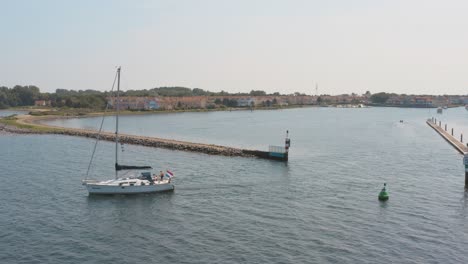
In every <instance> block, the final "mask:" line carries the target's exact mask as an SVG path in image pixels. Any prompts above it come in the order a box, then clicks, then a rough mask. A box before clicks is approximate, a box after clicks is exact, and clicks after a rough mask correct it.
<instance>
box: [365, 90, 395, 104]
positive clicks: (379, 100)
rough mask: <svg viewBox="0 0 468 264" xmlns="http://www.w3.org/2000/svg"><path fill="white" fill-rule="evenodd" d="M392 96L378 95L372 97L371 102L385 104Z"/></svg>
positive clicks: (386, 94)
mask: <svg viewBox="0 0 468 264" xmlns="http://www.w3.org/2000/svg"><path fill="white" fill-rule="evenodd" d="M390 96H391V94H388V93H376V94H373V95H371V97H370V100H371V101H372V103H374V104H385V103H386V102H387V100H388V99H389V98H390Z"/></svg>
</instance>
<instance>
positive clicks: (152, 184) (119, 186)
mask: <svg viewBox="0 0 468 264" xmlns="http://www.w3.org/2000/svg"><path fill="white" fill-rule="evenodd" d="M119 92H120V67H119V68H118V69H117V100H116V102H117V104H116V110H117V113H116V116H115V179H111V180H106V181H98V180H91V179H87V176H86V179H85V180H83V185H84V186H86V188H87V189H88V192H89V194H137V193H154V192H163V191H172V190H174V185H173V184H172V183H171V178H172V177H173V176H174V174H173V173H172V172H170V171H166V173H162V171H161V173H160V174H159V175H157V176H156V175H154V174H153V176H152V174H151V171H149V170H150V169H152V168H151V167H150V166H127V165H120V164H119V162H118V150H119V106H120V105H119V102H120V99H119ZM98 138H99V137H98ZM97 142H98V141H96V144H97ZM93 156H94V153H93ZM92 159H93V157H91V162H92ZM91 162H90V165H91ZM122 171H127V172H129V173H126V174H125V176H124V177H120V176H119V172H122ZM88 172H89V167H88Z"/></svg>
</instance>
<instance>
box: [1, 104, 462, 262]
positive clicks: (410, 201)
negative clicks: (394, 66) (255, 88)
mask: <svg viewBox="0 0 468 264" xmlns="http://www.w3.org/2000/svg"><path fill="white" fill-rule="evenodd" d="M431 116H436V117H438V118H443V119H442V120H444V121H445V120H446V121H445V122H448V123H449V124H453V126H454V127H456V131H458V132H462V131H466V132H468V111H466V110H465V109H463V108H458V109H449V110H447V111H446V112H445V113H444V114H442V115H438V116H437V115H436V114H435V110H427V109H392V108H367V109H334V108H306V109H290V110H282V111H254V112H247V111H242V112H213V113H182V114H158V115H150V116H126V117H122V119H121V124H122V127H121V128H122V130H123V131H124V132H125V133H129V134H141V135H150V136H159V137H167V138H176V139H184V140H191V141H199V142H208V143H216V144H223V145H233V146H242V147H249V148H256V149H266V148H267V146H268V145H269V144H276V145H280V144H282V143H283V137H284V131H285V130H286V129H289V130H290V132H291V138H292V147H291V154H290V161H289V162H288V164H284V163H281V162H273V161H267V160H260V159H251V158H228V157H218V156H209V155H204V154H197V153H185V152H177V151H170V150H162V149H153V148H145V147H139V146H130V145H125V146H124V147H123V149H124V151H123V152H122V153H121V155H122V159H123V160H125V163H129V164H131V163H137V164H151V165H154V166H155V167H156V168H158V169H159V168H163V169H165V168H170V169H172V170H173V171H174V172H175V174H176V178H175V184H176V190H175V192H173V193H165V194H155V195H137V196H110V197H93V196H88V194H87V192H86V190H85V188H84V187H83V186H81V184H80V181H81V179H82V178H83V177H84V176H83V175H84V173H85V171H86V168H87V164H88V161H89V158H90V154H91V151H92V146H93V141H91V140H89V139H84V138H74V137H67V136H50V135H49V136H35V135H26V136H19V135H13V136H12V135H3V136H0V149H1V152H0V162H1V163H0V173H1V176H2V179H3V181H4V184H1V185H0V199H1V201H2V202H1V203H0V210H1V212H2V213H1V214H0V230H1V233H0V234H1V235H0V238H1V240H0V258H1V259H2V263H169V262H173V263H467V262H468V253H467V252H468V251H467V245H468V224H467V223H468V222H467V221H468V195H467V193H466V192H465V191H464V188H463V184H464V171H463V169H464V168H463V165H462V161H461V155H460V154H458V153H457V152H456V151H455V150H454V149H453V148H452V147H451V146H449V145H448V144H447V143H446V142H445V141H444V140H443V139H442V138H441V137H440V136H439V135H437V134H436V133H435V132H434V131H433V130H432V129H431V128H429V127H428V126H427V125H426V124H425V120H426V118H428V117H431ZM401 119H403V120H404V122H403V123H400V122H399V120H401ZM98 122H99V119H98V118H91V119H69V120H56V121H52V123H53V124H55V125H66V126H73V127H87V128H89V127H93V126H95V125H96V124H97V123H98ZM106 124H107V125H108V126H107V127H106V129H107V130H112V118H109V119H108V120H107V121H106ZM467 135H468V134H467ZM467 139H468V137H467ZM113 151H114V145H113V144H111V143H109V142H102V143H100V144H99V147H98V151H97V159H96V161H95V163H94V166H93V169H92V174H93V176H94V177H96V178H99V179H105V178H108V177H112V175H113V170H112V168H113V162H114V161H113V158H114V157H113V155H114V153H113ZM384 182H387V184H388V185H389V191H390V200H389V201H388V202H386V203H381V202H379V201H378V200H377V194H378V192H379V191H380V188H381V187H382V184H383V183H384Z"/></svg>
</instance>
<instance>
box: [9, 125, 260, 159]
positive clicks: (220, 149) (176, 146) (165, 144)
mask: <svg viewBox="0 0 468 264" xmlns="http://www.w3.org/2000/svg"><path fill="white" fill-rule="evenodd" d="M39 126H40V127H46V128H50V129H44V130H43V131H35V130H30V129H24V128H18V127H15V126H10V125H4V124H0V133H3V134H5V133H14V134H56V135H67V136H78V137H86V138H94V139H96V138H97V137H98V135H99V133H98V132H97V131H93V130H84V129H69V128H58V127H49V126H43V125H39ZM99 138H100V139H101V140H106V141H115V134H114V133H109V132H101V134H100V135H99ZM119 141H120V142H121V143H124V144H131V145H140V146H146V147H155V148H164V149H171V150H180V151H190V152H198V153H205V154H210V155H221V156H237V157H259V158H264V157H265V153H266V152H263V151H257V150H247V149H239V148H232V147H226V146H219V145H212V144H203V143H192V142H186V141H178V140H170V139H162V138H155V137H144V136H135V135H127V134H119Z"/></svg>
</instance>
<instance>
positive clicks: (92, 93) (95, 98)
mask: <svg viewBox="0 0 468 264" xmlns="http://www.w3.org/2000/svg"><path fill="white" fill-rule="evenodd" d="M296 94H299V93H296ZM114 95H115V92H113V93H111V92H101V91H96V90H78V91H75V90H67V89H56V90H55V92H54V93H41V91H40V89H39V87H37V86H34V85H26V86H21V85H16V86H14V87H12V88H8V87H5V86H0V109H5V108H9V107H18V106H19V107H21V106H33V105H34V104H35V101H36V100H45V101H50V106H52V107H71V108H91V109H104V108H105V107H106V103H107V101H106V98H107V97H109V96H114ZM230 95H238V96H239V95H240V96H265V95H277V96H279V95H281V94H280V93H278V92H275V93H272V94H267V93H266V92H265V91H262V90H252V91H250V92H249V93H228V92H225V91H221V92H210V91H206V90H203V89H200V88H193V89H191V88H186V87H157V88H152V89H144V90H128V91H121V92H120V96H163V97H165V96H167V97H187V96H230ZM301 95H302V94H301ZM222 103H223V104H224V105H226V106H230V107H233V106H235V104H237V102H235V101H234V100H228V101H224V102H222Z"/></svg>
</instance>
